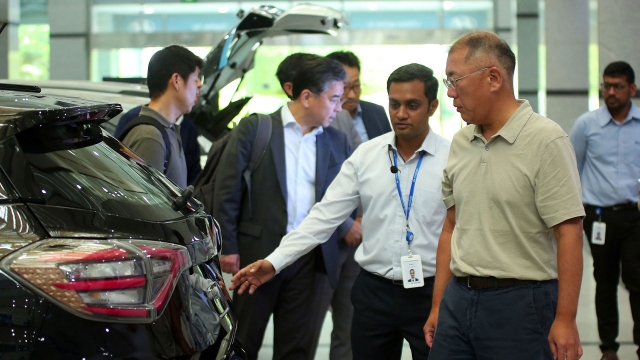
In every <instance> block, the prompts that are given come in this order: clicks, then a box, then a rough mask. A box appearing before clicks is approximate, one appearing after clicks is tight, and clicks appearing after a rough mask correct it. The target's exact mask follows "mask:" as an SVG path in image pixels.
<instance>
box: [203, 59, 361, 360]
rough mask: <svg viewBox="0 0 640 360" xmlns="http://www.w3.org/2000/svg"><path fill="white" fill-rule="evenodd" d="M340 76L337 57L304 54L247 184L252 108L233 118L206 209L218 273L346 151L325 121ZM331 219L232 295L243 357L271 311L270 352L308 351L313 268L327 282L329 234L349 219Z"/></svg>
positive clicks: (288, 226) (267, 234)
mask: <svg viewBox="0 0 640 360" xmlns="http://www.w3.org/2000/svg"><path fill="white" fill-rule="evenodd" d="M346 78H347V74H346V72H345V71H344V68H343V67H342V65H340V63H338V62H337V61H334V60H331V59H327V58H323V57H317V58H314V59H308V60H306V61H304V62H303V63H302V64H301V66H300V69H299V71H298V72H297V73H296V74H295V76H294V77H293V81H292V85H293V86H292V93H291V95H292V100H291V101H290V102H288V103H287V104H285V105H284V106H283V107H282V108H280V109H278V110H277V111H276V112H275V113H273V114H271V115H270V118H271V123H272V132H271V138H270V142H269V145H268V146H267V150H266V152H265V153H264V156H263V157H262V160H261V161H260V163H259V165H258V166H257V167H256V168H255V170H254V171H253V173H252V175H251V178H252V185H253V186H252V187H251V191H250V193H249V191H247V186H246V185H245V184H244V182H243V173H244V170H245V169H246V168H247V166H248V163H249V160H250V154H251V149H252V146H253V143H254V141H255V140H254V139H256V133H257V131H258V126H259V125H258V121H259V120H258V116H255V115H252V116H250V117H248V118H245V119H243V120H241V121H240V123H239V124H238V126H236V128H235V129H234V130H233V132H232V135H231V139H230V140H229V143H228V144H227V147H226V149H225V151H224V153H223V155H222V157H221V159H220V164H219V166H218V173H217V176H216V183H215V190H214V191H215V194H216V196H215V197H214V205H213V215H214V217H215V218H216V220H218V222H219V223H220V229H221V233H222V240H223V241H222V257H221V258H220V265H221V268H222V271H224V272H227V273H231V274H235V273H236V272H238V269H239V268H240V266H242V267H244V266H246V265H248V264H251V263H253V262H254V261H256V260H258V259H262V258H264V257H266V256H267V255H269V254H270V253H271V252H272V251H273V250H274V249H275V248H277V247H278V245H279V244H280V240H281V239H282V237H283V236H284V235H285V234H287V233H289V232H291V231H293V230H295V229H297V228H298V225H299V224H300V223H301V222H302V220H303V219H304V218H305V217H306V216H307V214H308V213H309V210H310V209H311V207H312V206H313V204H315V203H316V202H317V201H320V200H321V199H322V197H323V196H324V194H325V192H326V190H327V188H328V187H329V184H331V182H332V181H333V179H334V178H335V177H336V175H337V174H338V172H339V171H340V167H341V166H342V163H343V162H344V161H345V160H346V159H347V157H349V155H350V154H351V147H350V146H349V142H348V140H347V137H346V135H345V134H344V133H343V132H341V131H339V130H336V129H334V128H331V127H329V124H330V123H331V122H332V121H333V120H334V118H335V116H336V114H337V113H338V112H339V111H340V110H341V109H342V108H341V98H342V93H343V91H344V81H345V79H346ZM353 221H354V220H353V219H352V218H347V219H346V220H345V221H343V222H341V225H340V226H339V229H338V230H337V231H335V232H333V233H332V234H331V238H330V240H329V241H328V242H327V243H326V244H324V245H323V246H322V247H321V248H318V249H317V250H315V251H311V252H310V253H308V254H307V255H305V256H304V257H302V258H300V259H298V261H296V262H295V263H294V264H292V265H291V267H290V268H288V269H287V270H285V271H283V272H281V273H280V274H278V276H276V277H275V278H274V279H273V280H272V281H270V282H269V283H268V284H265V286H264V287H262V288H260V289H259V290H258V291H256V293H255V294H254V295H253V296H249V295H248V294H238V293H235V294H234V299H233V301H234V305H235V310H236V312H237V314H238V332H237V336H238V338H239V339H240V340H241V341H242V344H243V346H244V348H245V350H246V351H247V354H248V356H249V359H250V360H255V359H257V357H258V352H259V350H260V347H261V346H262V340H263V338H264V333H265V330H266V327H267V324H268V322H269V317H270V316H271V314H273V324H274V344H273V359H280V360H285V359H286V360H308V359H312V358H313V357H314V355H315V347H313V344H314V341H313V338H312V334H313V329H312V328H311V327H312V326H313V324H312V323H314V321H313V320H314V319H316V318H317V316H318V314H317V313H318V312H319V311H323V312H326V308H324V309H320V308H319V307H317V306H313V299H314V292H315V291H314V286H316V284H317V282H316V278H317V276H316V270H318V269H324V270H326V273H327V276H323V278H324V279H327V278H328V280H325V281H330V282H331V283H332V285H334V286H335V284H336V283H337V268H338V266H337V265H336V262H337V259H338V258H340V257H341V253H342V252H344V251H346V249H345V248H346V247H342V246H340V243H339V242H338V240H339V238H340V237H341V236H344V234H346V233H347V232H348V231H349V229H351V227H352V225H353Z"/></svg>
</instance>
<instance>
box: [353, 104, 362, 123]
mask: <svg viewBox="0 0 640 360" xmlns="http://www.w3.org/2000/svg"><path fill="white" fill-rule="evenodd" d="M358 118H360V119H362V106H360V102H358V107H357V109H356V117H354V118H353V119H354V120H355V119H358Z"/></svg>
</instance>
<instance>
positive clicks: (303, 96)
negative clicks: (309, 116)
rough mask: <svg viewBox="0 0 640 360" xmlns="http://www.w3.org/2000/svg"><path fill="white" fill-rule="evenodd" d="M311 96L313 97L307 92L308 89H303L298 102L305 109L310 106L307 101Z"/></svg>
mask: <svg viewBox="0 0 640 360" xmlns="http://www.w3.org/2000/svg"><path fill="white" fill-rule="evenodd" d="M312 96H313V93H312V92H311V91H309V90H308V89H304V90H302V92H301V93H300V97H299V98H300V101H301V102H302V105H304V107H305V109H306V108H308V107H309V106H310V104H309V100H310V99H311V97H312Z"/></svg>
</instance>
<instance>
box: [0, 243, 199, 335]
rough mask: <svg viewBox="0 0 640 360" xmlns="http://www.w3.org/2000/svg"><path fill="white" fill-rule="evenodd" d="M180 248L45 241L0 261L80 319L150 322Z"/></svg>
mask: <svg viewBox="0 0 640 360" xmlns="http://www.w3.org/2000/svg"><path fill="white" fill-rule="evenodd" d="M190 266H191V261H190V258H189V253H188V251H187V249H186V247H184V246H180V245H175V244H168V243H160V242H154V241H142V240H133V241H129V240H127V241H124V240H122V241H120V240H77V239H49V240H43V241H39V242H37V243H34V244H32V245H29V246H26V247H24V248H22V249H20V250H18V251H16V252H14V253H12V254H10V255H8V256H6V257H5V258H4V259H2V261H0V267H1V268H2V269H3V270H5V271H6V272H7V273H8V274H10V275H12V276H13V277H14V278H15V279H16V280H17V281H19V282H20V283H22V284H24V285H25V286H27V287H29V288H30V289H32V290H33V291H35V292H37V293H39V294H41V295H42V296H44V297H46V298H47V299H49V300H50V301H52V302H54V303H56V304H58V305H60V306H61V307H62V308H64V309H66V310H68V311H70V312H72V313H74V314H76V315H78V316H81V317H84V318H89V319H92V320H104V321H111V322H152V321H153V320H155V319H156V318H157V317H158V316H160V314H161V312H162V310H163V309H164V306H165V305H166V303H167V301H168V299H169V297H170V296H171V294H172V292H173V289H174V287H175V284H176V281H177V279H178V277H179V276H180V274H181V273H182V272H183V271H184V270H186V269H187V268H189V267H190Z"/></svg>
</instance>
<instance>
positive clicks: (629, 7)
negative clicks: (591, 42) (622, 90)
mask: <svg viewBox="0 0 640 360" xmlns="http://www.w3.org/2000/svg"><path fill="white" fill-rule="evenodd" d="M638 24H640V1H638V0H599V1H598V49H599V50H598V51H599V53H600V54H599V66H598V68H599V72H598V77H599V79H600V81H602V72H603V71H604V68H605V67H606V66H607V65H608V64H610V63H611V62H613V61H619V60H622V61H626V62H628V63H629V64H630V65H631V67H632V68H633V70H634V71H635V73H636V84H638V83H640V57H639V56H638V54H640V42H638V41H637V36H638V35H637V33H638V32H637V25H638ZM634 102H635V104H636V105H638V106H640V92H639V93H638V94H637V95H636V98H635V99H634ZM601 104H602V102H601Z"/></svg>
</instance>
